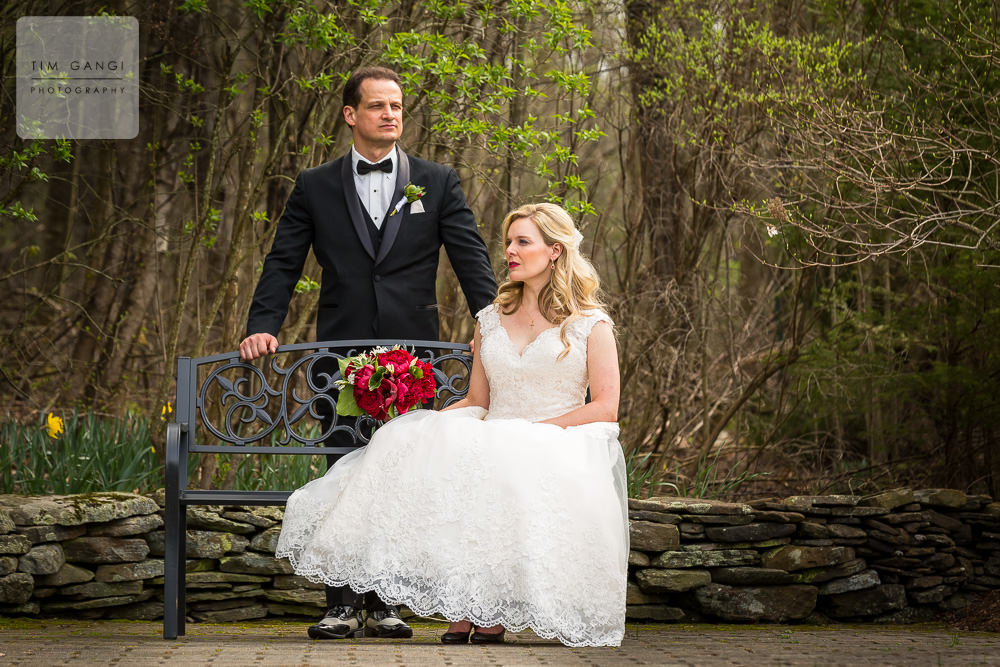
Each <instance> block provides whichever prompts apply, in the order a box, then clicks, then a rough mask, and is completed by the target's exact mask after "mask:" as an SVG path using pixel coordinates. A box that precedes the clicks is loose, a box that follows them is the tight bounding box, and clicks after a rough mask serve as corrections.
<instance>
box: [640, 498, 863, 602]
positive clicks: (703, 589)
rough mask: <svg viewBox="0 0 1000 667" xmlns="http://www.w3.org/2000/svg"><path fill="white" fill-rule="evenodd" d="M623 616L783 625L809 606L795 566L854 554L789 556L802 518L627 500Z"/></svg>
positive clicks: (712, 504)
mask: <svg viewBox="0 0 1000 667" xmlns="http://www.w3.org/2000/svg"><path fill="white" fill-rule="evenodd" d="M629 518H630V520H631V540H632V541H631V546H632V552H631V553H630V555H629V569H630V577H629V578H630V583H629V587H628V592H627V598H626V604H627V615H628V617H630V618H645V619H653V620H680V619H685V620H691V621H697V620H701V618H702V617H703V616H709V617H714V618H720V619H723V620H729V621H775V622H779V621H789V620H797V619H801V618H805V617H806V616H808V615H809V613H810V612H811V611H812V610H813V608H814V607H815V604H816V595H817V591H816V588H815V586H811V585H803V584H801V583H799V580H800V579H799V576H797V575H795V574H792V573H790V572H789V570H788V568H789V566H794V567H795V568H796V569H805V568H813V567H821V566H824V565H834V564H839V563H840V562H843V561H846V560H850V559H851V558H853V554H850V553H848V552H843V551H835V552H831V553H830V554H828V555H826V556H825V557H822V558H821V557H820V555H821V554H820V552H817V553H815V554H809V555H808V556H807V557H806V558H802V554H801V552H798V551H794V550H792V551H789V545H790V543H791V540H792V535H794V534H795V533H796V531H797V525H798V523H800V522H801V521H802V520H803V518H804V517H803V516H802V515H801V514H798V513H796V512H792V511H785V510H757V509H754V508H753V507H751V506H750V505H744V504H740V503H726V502H719V501H712V500H701V499H692V498H669V497H664V498H651V499H648V500H631V501H630V502H629Z"/></svg>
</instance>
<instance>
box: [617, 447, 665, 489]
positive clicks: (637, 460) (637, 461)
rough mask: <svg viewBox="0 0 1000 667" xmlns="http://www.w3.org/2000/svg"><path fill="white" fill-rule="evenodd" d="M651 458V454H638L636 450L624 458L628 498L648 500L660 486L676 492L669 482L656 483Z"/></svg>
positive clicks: (655, 472)
mask: <svg viewBox="0 0 1000 667" xmlns="http://www.w3.org/2000/svg"><path fill="white" fill-rule="evenodd" d="M652 456H653V452H646V453H645V454H640V453H639V450H637V449H633V450H632V451H631V452H629V453H628V454H627V455H626V456H625V482H626V487H627V492H628V497H629V498H648V497H650V496H653V495H656V490H657V487H661V486H667V487H670V488H672V489H674V491H676V490H677V487H676V486H674V485H673V484H671V483H669V482H662V481H657V471H656V470H654V468H653V461H651V460H650V458H651V457H652Z"/></svg>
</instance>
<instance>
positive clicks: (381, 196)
mask: <svg viewBox="0 0 1000 667" xmlns="http://www.w3.org/2000/svg"><path fill="white" fill-rule="evenodd" d="M386 158H388V159H389V160H391V161H392V172H391V173H388V174H387V173H385V172H383V171H370V172H368V173H367V174H359V173H358V160H364V161H365V162H368V159H366V158H364V157H362V156H361V153H359V152H358V151H357V149H356V148H354V146H351V168H352V169H353V170H354V187H355V188H356V189H357V191H358V197H359V198H360V199H361V205H362V206H364V207H365V210H366V211H368V215H370V216H371V219H372V222H374V223H375V226H376V227H378V228H379V229H382V223H383V222H384V221H385V216H387V215H388V214H389V212H390V211H389V207H390V206H392V202H391V201H390V199H391V197H392V191H393V189H394V187H395V185H396V174H397V173H398V172H399V163H398V160H397V159H396V147H395V146H393V147H392V150H390V151H389V154H388V155H387V156H386V157H385V158H382V160H384V159H386ZM382 160H378V162H381V161H382Z"/></svg>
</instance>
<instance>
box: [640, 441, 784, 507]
mask: <svg viewBox="0 0 1000 667" xmlns="http://www.w3.org/2000/svg"><path fill="white" fill-rule="evenodd" d="M724 449H725V448H724V447H718V448H716V449H715V453H714V454H712V455H707V454H703V455H702V456H700V457H699V458H698V461H697V464H696V465H695V466H694V474H693V475H691V476H688V475H685V474H683V473H682V472H681V466H680V465H677V466H675V468H674V470H673V480H674V481H672V482H668V481H666V480H665V479H664V478H665V477H667V475H668V471H667V467H666V466H665V465H664V466H662V467H661V469H660V470H655V469H654V467H653V466H654V461H653V460H652V459H651V457H652V455H653V452H647V453H645V454H642V455H640V454H639V452H638V450H633V451H632V452H630V453H629V454H628V455H627V456H626V457H625V470H626V483H627V488H628V497H629V498H647V497H650V496H655V495H660V494H659V491H660V490H661V489H662V488H668V489H671V490H672V491H673V495H676V496H678V497H682V498H711V499H724V498H728V497H731V496H732V495H733V494H735V493H736V492H738V491H739V489H740V487H741V486H743V485H744V484H745V483H746V482H749V481H751V480H754V479H759V478H762V477H767V476H768V475H770V474H771V473H770V472H751V471H750V470H749V469H747V468H746V465H745V461H744V460H743V459H738V460H736V461H734V462H727V461H723V463H722V464H720V461H719V458H720V457H721V456H722V452H723V450H724ZM724 466H725V469H724V470H723V467H724Z"/></svg>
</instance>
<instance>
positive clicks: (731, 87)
mask: <svg viewBox="0 0 1000 667" xmlns="http://www.w3.org/2000/svg"><path fill="white" fill-rule="evenodd" d="M771 7H772V3H764V5H762V6H761V7H760V8H755V9H751V8H749V7H748V6H746V4H745V3H742V2H739V0H727V1H726V2H723V3H720V4H719V5H718V6H713V7H711V8H708V7H705V3H703V2H700V1H698V0H675V1H674V2H672V3H667V4H666V6H664V7H662V8H661V9H660V10H659V12H658V13H654V14H655V15H654V16H651V17H648V18H649V19H651V20H648V22H646V23H644V24H643V25H642V26H641V27H639V28H638V29H639V30H640V33H639V35H638V37H637V39H635V40H634V45H633V46H632V48H630V49H629V50H628V52H627V57H628V58H629V59H630V60H631V61H633V62H635V63H637V64H638V66H639V67H640V68H641V69H642V70H643V72H642V73H641V74H640V77H639V78H640V81H641V82H642V83H643V86H642V88H641V90H640V92H639V94H638V101H639V104H640V106H641V107H642V109H643V110H644V112H646V113H651V114H653V115H658V116H660V117H662V118H663V119H664V121H665V122H668V123H671V124H675V126H676V128H677V133H676V135H675V136H676V139H677V140H678V141H680V142H681V143H682V145H683V144H684V143H688V142H693V143H695V144H702V143H703V142H705V141H706V140H708V141H710V142H712V143H718V144H722V145H726V146H732V145H733V144H734V143H735V142H737V141H740V140H742V139H743V138H744V137H743V136H741V135H743V134H744V133H752V132H755V131H756V127H755V126H754V125H752V124H750V125H748V124H747V123H746V122H745V120H744V119H746V118H747V117H748V116H752V115H753V114H764V115H767V116H770V115H773V114H774V113H775V112H776V111H778V110H781V112H782V113H795V112H796V109H805V108H806V107H808V105H809V104H811V103H814V102H816V101H817V99H825V98H827V96H828V94H829V91H830V90H831V89H842V88H844V87H846V86H849V85H851V84H852V82H854V81H855V80H856V79H857V77H858V73H857V70H856V69H854V68H851V67H850V66H849V63H850V60H851V57H852V56H853V54H854V53H856V51H857V49H858V48H859V45H858V44H853V43H850V42H847V41H841V40H837V39H829V38H827V37H826V36H825V35H822V34H818V33H804V34H799V35H795V36H786V35H779V34H778V33H777V32H776V31H775V29H774V27H773V26H772V25H771V24H770V23H769V22H768V20H767V18H766V12H767V11H768V10H769V9H770V8H771ZM678 111H680V113H678ZM735 119H739V122H734V120H735Z"/></svg>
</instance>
